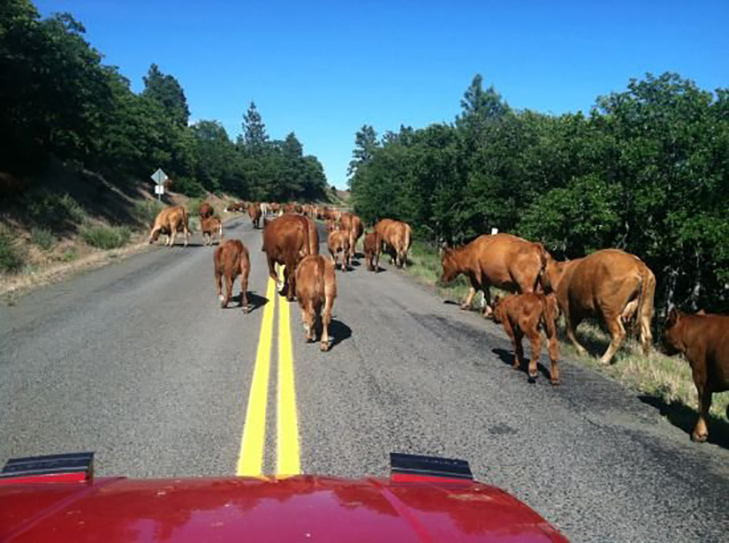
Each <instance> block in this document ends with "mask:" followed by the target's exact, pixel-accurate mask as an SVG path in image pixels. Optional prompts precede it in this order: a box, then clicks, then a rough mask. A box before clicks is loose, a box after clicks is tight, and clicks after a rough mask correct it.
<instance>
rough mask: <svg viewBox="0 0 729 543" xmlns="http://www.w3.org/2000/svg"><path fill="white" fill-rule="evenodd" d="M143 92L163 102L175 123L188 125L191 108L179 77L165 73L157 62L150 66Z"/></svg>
mask: <svg viewBox="0 0 729 543" xmlns="http://www.w3.org/2000/svg"><path fill="white" fill-rule="evenodd" d="M142 94H143V95H144V96H147V97H149V98H151V99H152V100H155V101H156V102H158V103H159V104H161V105H162V107H163V108H164V109H165V111H166V112H167V114H168V115H169V116H170V118H171V119H172V121H173V122H174V123H175V124H177V125H179V126H187V123H188V121H189V120H190V109H189V108H188V107H187V98H186V97H185V91H184V90H182V85H180V83H179V82H178V81H177V79H175V78H174V77H173V76H171V75H165V74H163V73H162V72H161V71H160V69H159V66H157V65H156V64H152V65H151V66H150V67H149V71H148V72H147V75H146V76H145V77H144V91H143V92H142Z"/></svg>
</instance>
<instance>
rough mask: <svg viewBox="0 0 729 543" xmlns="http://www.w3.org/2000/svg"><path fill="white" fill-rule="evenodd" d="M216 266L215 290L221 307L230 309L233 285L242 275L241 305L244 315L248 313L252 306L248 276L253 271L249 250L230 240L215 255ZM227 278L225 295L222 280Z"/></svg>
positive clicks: (238, 242) (235, 240)
mask: <svg viewBox="0 0 729 543" xmlns="http://www.w3.org/2000/svg"><path fill="white" fill-rule="evenodd" d="M213 262H214V264H215V289H216V292H217V294H218V299H219V300H220V307H222V308H226V307H228V301H229V300H230V297H231V295H232V294H233V283H234V282H235V278H236V277H238V276H239V275H240V289H241V294H240V305H241V307H242V308H243V313H248V312H249V311H250V310H251V306H250V305H249V303H248V274H249V273H250V270H251V261H250V257H249V256H248V249H246V246H245V245H243V242H241V241H240V240H238V239H229V240H227V241H226V242H224V243H221V244H220V245H218V247H216V248H215V252H214V253H213ZM223 278H225V294H223V292H222V284H221V283H222V279H223Z"/></svg>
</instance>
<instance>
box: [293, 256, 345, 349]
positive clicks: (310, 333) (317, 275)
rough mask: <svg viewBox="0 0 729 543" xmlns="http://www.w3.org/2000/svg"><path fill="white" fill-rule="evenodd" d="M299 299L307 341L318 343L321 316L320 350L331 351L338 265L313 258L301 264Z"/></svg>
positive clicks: (306, 258)
mask: <svg viewBox="0 0 729 543" xmlns="http://www.w3.org/2000/svg"><path fill="white" fill-rule="evenodd" d="M296 297H297V298H298V300H299V307H301V320H302V322H303V323H304V331H305V335H306V341H307V342H313V341H316V328H317V327H318V320H319V317H320V316H321V321H322V333H321V344H320V348H321V350H322V351H328V350H329V348H330V347H331V343H330V340H329V324H330V323H331V321H332V307H333V306H334V299H335V298H336V297H337V278H336V275H335V273H334V261H333V260H332V259H330V258H326V257H323V256H320V255H309V256H307V257H305V258H304V259H303V260H302V261H301V262H299V265H298V267H297V268H296ZM322 306H323V311H322Z"/></svg>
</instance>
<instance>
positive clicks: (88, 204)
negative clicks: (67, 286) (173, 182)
mask: <svg viewBox="0 0 729 543" xmlns="http://www.w3.org/2000/svg"><path fill="white" fill-rule="evenodd" d="M150 188H151V186H150V184H149V183H144V182H140V183H125V184H124V185H123V186H120V185H115V184H113V183H111V182H110V181H108V180H106V179H104V178H103V177H102V176H99V175H97V174H94V173H92V172H88V171H84V170H72V169H71V168H68V167H65V166H62V165H59V164H55V165H53V166H52V167H51V168H49V170H48V171H47V172H45V173H44V174H43V175H42V176H41V177H39V178H37V179H32V180H29V182H28V183H27V185H26V186H25V187H24V188H23V190H16V191H15V192H14V193H13V194H11V195H10V196H9V197H7V198H6V197H5V196H3V200H2V204H0V295H2V297H3V300H4V301H5V302H6V303H10V304H12V303H13V300H14V299H15V296H17V295H18V293H20V292H23V291H24V290H27V289H28V288H31V287H34V286H39V285H43V284H47V283H50V282H53V281H56V280H58V279H60V278H62V277H65V276H67V275H69V274H71V273H75V272H77V271H81V270H86V269H90V268H94V267H99V266H102V265H104V264H105V263H108V262H110V261H112V260H114V259H118V258H120V257H124V256H127V255H129V254H134V253H137V252H140V251H143V250H145V249H146V248H147V247H148V245H147V243H146V241H147V236H148V235H149V227H150V225H151V223H152V222H153V221H154V218H155V217H156V215H157V213H158V212H159V210H160V209H162V208H163V207H165V206H167V205H178V204H182V205H185V206H186V207H187V208H188V210H189V211H190V225H189V226H190V229H191V230H192V231H193V232H197V231H199V229H200V226H199V224H198V218H197V210H198V209H199V206H200V204H201V203H202V199H190V198H187V197H185V196H183V195H180V194H176V193H170V194H167V195H165V198H164V201H163V202H158V201H157V200H156V199H155V197H154V196H153V195H151V194H150V192H149V189H150ZM207 200H208V201H209V202H210V203H211V204H212V205H213V206H214V207H215V208H216V211H217V212H218V213H219V214H220V215H222V216H223V217H224V218H231V217H232V216H233V215H232V214H224V213H223V209H224V207H225V205H227V203H228V202H230V201H232V200H233V199H232V198H229V197H227V196H225V195H223V196H221V197H218V196H215V195H208V197H207ZM237 215H238V214H236V216H237Z"/></svg>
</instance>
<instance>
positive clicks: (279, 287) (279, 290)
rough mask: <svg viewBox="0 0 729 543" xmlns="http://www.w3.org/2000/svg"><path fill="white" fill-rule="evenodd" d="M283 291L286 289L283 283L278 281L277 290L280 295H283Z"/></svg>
mask: <svg viewBox="0 0 729 543" xmlns="http://www.w3.org/2000/svg"><path fill="white" fill-rule="evenodd" d="M283 289H284V284H283V282H281V281H276V290H277V291H278V293H279V294H281V293H282V292H283Z"/></svg>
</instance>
